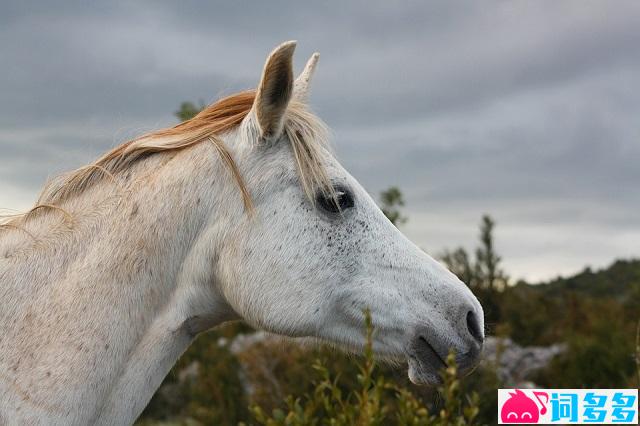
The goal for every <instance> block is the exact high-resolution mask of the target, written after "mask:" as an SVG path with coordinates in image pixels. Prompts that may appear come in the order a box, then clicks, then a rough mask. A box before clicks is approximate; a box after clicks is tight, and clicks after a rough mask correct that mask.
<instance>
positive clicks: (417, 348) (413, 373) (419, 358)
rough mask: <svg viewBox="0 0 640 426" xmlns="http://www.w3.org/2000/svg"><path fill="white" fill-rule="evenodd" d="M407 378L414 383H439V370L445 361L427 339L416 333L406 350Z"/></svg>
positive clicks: (444, 366)
mask: <svg viewBox="0 0 640 426" xmlns="http://www.w3.org/2000/svg"><path fill="white" fill-rule="evenodd" d="M407 360H408V364H409V379H410V380H411V381H412V382H414V383H416V384H427V385H433V384H441V383H442V377H441V376H440V370H442V369H443V368H446V366H447V363H446V362H445V359H444V358H443V356H442V355H441V354H440V353H439V352H438V351H437V350H436V348H435V347H434V346H433V344H432V343H431V342H429V340H428V339H427V338H426V337H424V336H423V335H421V334H418V335H416V336H415V337H414V339H413V340H412V342H411V344H410V346H409V348H408V351H407Z"/></svg>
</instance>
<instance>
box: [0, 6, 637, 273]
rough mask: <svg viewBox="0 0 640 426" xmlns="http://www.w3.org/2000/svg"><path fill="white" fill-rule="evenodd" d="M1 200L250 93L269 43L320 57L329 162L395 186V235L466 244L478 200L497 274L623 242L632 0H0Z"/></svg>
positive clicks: (603, 253) (633, 223)
mask: <svg viewBox="0 0 640 426" xmlns="http://www.w3.org/2000/svg"><path fill="white" fill-rule="evenodd" d="M0 12H1V13H0V57H2V58H3V66H2V68H1V69H0V93H2V99H3V102H2V103H0V152H2V156H1V157H0V205H2V206H3V207H10V208H24V207H26V206H27V204H28V203H29V202H31V201H30V200H32V199H33V198H34V197H35V194H36V192H37V190H38V188H39V187H40V186H41V184H42V183H43V181H44V180H45V179H46V178H47V176H50V175H51V174H54V173H57V172H60V171H62V170H66V169H70V168H73V167H77V166H79V165H82V164H83V163H86V162H87V161H89V160H90V159H92V158H94V157H95V156H96V155H98V154H99V153H101V152H103V151H104V150H106V149H107V148H109V147H111V146H113V145H115V144H117V143H119V142H122V141H123V140H126V139H127V138H129V137H132V136H134V135H135V134H138V133H141V132H142V131H145V130H148V129H151V128H156V127H159V126H164V125H167V124H170V123H173V122H174V118H173V117H172V114H171V113H172V111H174V110H175V109H176V108H177V106H178V104H179V102H181V101H183V100H198V99H203V100H205V101H213V100H214V99H215V98H216V97H218V96H220V95H221V94H227V93H231V92H234V91H236V90H239V89H244V88H248V87H252V86H254V85H255V83H256V80H257V78H258V75H259V72H260V69H261V66H262V63H263V60H264V58H265V56H266V54H267V53H268V52H269V50H270V49H271V48H273V46H275V45H276V44H278V43H279V42H281V41H283V40H287V39H291V38H296V39H298V40H299V47H298V52H297V56H296V62H297V65H298V66H299V67H301V66H302V64H303V62H304V61H305V60H306V58H307V57H308V56H309V55H310V54H311V53H312V52H313V51H316V50H318V51H320V52H321V54H322V59H321V63H320V69H319V72H318V74H317V77H316V80H315V82H314V83H315V84H314V88H313V90H314V93H313V96H312V102H313V106H314V109H315V110H316V111H317V112H318V113H319V114H320V115H321V116H322V117H323V118H324V119H325V120H326V121H327V122H328V123H329V124H330V126H332V127H333V129H334V134H335V144H336V148H337V151H338V153H339V155H340V157H341V159H342V160H343V163H344V164H345V166H346V167H347V168H348V169H349V170H351V171H352V173H353V174H354V175H355V176H356V177H357V178H358V179H359V180H360V181H361V182H362V183H363V184H364V185H365V186H366V187H367V188H368V189H369V190H371V191H372V192H374V193H375V192H378V191H379V190H381V189H383V188H385V187H387V186H389V185H390V184H397V185H399V186H400V187H401V188H402V189H403V190H404V191H405V192H406V194H407V201H408V208H409V214H410V217H411V221H410V222H409V224H408V225H407V226H406V231H407V233H408V234H409V236H410V237H411V238H413V239H414V240H415V241H416V242H417V243H419V244H420V245H422V246H424V247H425V248H427V249H429V250H431V251H439V250H440V249H441V248H443V247H445V246H453V245H458V244H464V245H467V246H470V245H471V244H473V239H474V238H475V234H476V229H475V228H476V224H477V222H478V220H479V216H480V215H481V214H482V213H485V212H488V213H491V214H492V215H494V216H495V217H496V218H497V219H498V238H499V247H500V248H501V249H502V250H503V252H504V258H505V259H507V262H508V263H507V266H508V267H509V268H510V269H511V272H512V273H513V274H514V275H516V276H527V277H534V278H538V277H547V276H551V275H554V274H556V273H560V272H562V273H569V272H572V271H575V270H576V269H578V268H580V267H582V266H584V265H586V264H595V265H604V264H605V263H607V262H609V261H611V260H612V259H613V258H614V257H616V256H631V255H634V254H635V255H637V254H638V252H637V243H636V241H637V238H636V237H637V236H638V234H639V233H640V231H639V230H640V218H639V217H638V215H637V214H636V212H637V211H638V208H640V192H639V191H637V186H638V183H639V182H640V168H638V167H637V164H638V160H640V144H639V143H638V141H639V138H640V124H639V122H638V120H637V117H638V116H639V113H640V77H639V75H640V73H639V72H638V71H640V32H638V31H637V28H639V27H640V4H639V3H637V2H632V1H628V2H623V1H620V2H615V3H612V2H600V1H565V2H561V3H558V2H555V1H537V2H526V3H525V2H493V3H480V2H471V1H440V2H411V3H408V4H405V5H403V7H399V6H398V5H395V4H393V5H392V4H390V3H389V2H383V1H373V2H366V3H363V2H355V1H354V2H338V1H336V2H316V3H313V4H305V5H299V4H297V3H293V2H285V1H276V2H259V3H257V4H252V5H251V6H247V5H243V4H239V3H227V4H222V5H221V4H214V2H198V1H183V2H179V3H176V2H169V1H164V2H156V1H153V2H151V1H141V2H108V3H100V4H90V3H86V2H77V1H73V2H72V1H68V2H63V3H60V2H58V3H56V4H55V5H54V4H47V3H44V4H41V3H40V2H30V1H20V2H17V1H9V2H5V3H3V6H2V7H1V10H0Z"/></svg>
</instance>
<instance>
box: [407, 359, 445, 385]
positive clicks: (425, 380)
mask: <svg viewBox="0 0 640 426" xmlns="http://www.w3.org/2000/svg"><path fill="white" fill-rule="evenodd" d="M408 364H409V370H408V375H409V380H410V381H411V383H413V384H416V385H422V386H435V385H440V384H442V377H440V374H439V372H438V370H437V369H436V368H434V367H431V366H429V365H426V364H425V363H423V362H421V361H419V360H417V359H416V358H414V357H412V356H409V358H408Z"/></svg>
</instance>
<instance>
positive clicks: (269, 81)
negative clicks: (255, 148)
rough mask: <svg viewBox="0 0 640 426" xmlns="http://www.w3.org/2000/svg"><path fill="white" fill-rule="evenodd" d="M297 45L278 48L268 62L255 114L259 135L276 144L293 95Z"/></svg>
mask: <svg viewBox="0 0 640 426" xmlns="http://www.w3.org/2000/svg"><path fill="white" fill-rule="evenodd" d="M295 49H296V42H295V41H287V42H285V43H282V44H281V45H280V46H278V47H276V48H275V49H274V50H273V52H271V54H270V55H269V57H268V58H267V62H266V63H265V65H264V70H263V71H262V78H261V79H260V85H259V86H258V92H257V93H256V98H255V100H254V102H253V110H254V112H255V116H256V118H257V120H258V126H259V127H260V135H261V136H262V137H263V138H264V139H266V140H275V139H278V138H279V137H280V135H281V134H282V128H283V126H284V115H285V112H286V110H287V106H288V105H289V101H290V100H291V95H292V93H293V51H294V50H295Z"/></svg>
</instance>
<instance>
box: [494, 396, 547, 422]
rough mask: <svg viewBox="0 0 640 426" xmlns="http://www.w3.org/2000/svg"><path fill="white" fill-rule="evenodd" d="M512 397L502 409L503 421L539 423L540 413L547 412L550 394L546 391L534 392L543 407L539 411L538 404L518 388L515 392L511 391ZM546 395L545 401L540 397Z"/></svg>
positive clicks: (501, 416)
mask: <svg viewBox="0 0 640 426" xmlns="http://www.w3.org/2000/svg"><path fill="white" fill-rule="evenodd" d="M509 395H511V396H510V398H509V399H508V400H507V401H506V402H505V403H504V405H503V406H502V410H500V419H501V420H502V422H503V423H538V419H539V418H540V414H545V413H546V412H547V407H546V406H545V405H546V403H547V402H548V401H549V395H547V393H546V392H534V396H535V397H536V399H537V400H538V402H539V403H540V406H541V409H540V410H539V411H538V405H537V404H536V403H535V402H534V401H533V399H531V398H529V397H528V396H527V395H525V394H524V393H523V392H522V391H521V390H519V389H516V391H515V392H509ZM542 396H544V397H545V402H544V403H543V402H542V401H541V400H540V397H542Z"/></svg>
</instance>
